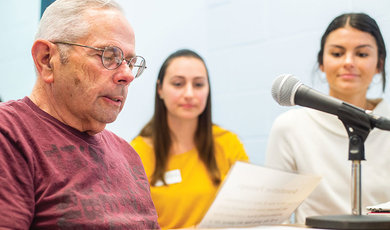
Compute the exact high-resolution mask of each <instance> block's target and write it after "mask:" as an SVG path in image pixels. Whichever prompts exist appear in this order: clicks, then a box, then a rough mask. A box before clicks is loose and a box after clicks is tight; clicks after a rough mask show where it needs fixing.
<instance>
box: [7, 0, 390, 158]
mask: <svg viewBox="0 0 390 230" xmlns="http://www.w3.org/2000/svg"><path fill="white" fill-rule="evenodd" d="M23 2H25V4H28V5H29V7H27V8H28V9H29V10H24V8H23V9H21V8H20V7H17V6H18V5H17V3H13V1H11V3H9V1H8V2H7V4H4V3H0V8H1V11H3V12H2V14H0V20H1V21H0V23H1V26H2V28H4V27H5V28H6V33H4V34H3V35H2V36H1V38H0V39H1V42H2V44H3V47H4V48H3V52H2V53H1V54H0V60H1V62H0V67H1V69H2V70H3V71H2V72H3V73H2V81H1V83H0V95H1V96H2V97H3V99H7V100H9V99H16V98H20V97H23V96H24V95H28V94H29V93H30V91H31V88H32V84H33V79H35V76H34V75H35V74H34V71H33V67H32V61H31V58H30V46H31V44H32V38H33V35H34V32H35V30H36V23H37V20H38V17H39V5H37V4H39V2H40V1H38V0H34V1H30V0H24V1H23ZM118 2H119V3H120V4H121V5H122V6H123V8H124V9H125V11H126V14H127V17H128V19H129V20H130V22H131V24H132V25H133V27H134V29H135V32H136V49H137V52H138V54H140V55H143V56H144V57H145V58H146V61H147V64H148V69H147V70H146V72H145V73H144V74H143V75H142V76H141V78H139V79H137V80H135V81H134V82H133V83H132V84H131V86H130V88H129V95H128V99H127V104H126V106H125V108H124V110H123V111H122V113H121V114H120V116H119V117H118V120H117V121H116V122H114V123H113V124H110V125H108V129H110V130H113V131H114V132H116V133H117V134H119V135H120V136H122V137H123V138H125V139H126V140H129V141H130V140H131V139H132V138H133V137H135V136H136V135H137V133H138V132H139V130H140V129H141V128H142V126H143V125H144V124H145V123H146V122H147V121H148V120H149V119H150V117H151V115H152V113H153V99H154V87H155V81H156V78H157V72H158V70H159V68H160V65H161V64H162V62H163V60H164V59H165V58H166V57H167V56H168V55H169V54H170V53H171V52H173V51H175V50H177V49H180V48H191V49H194V50H196V51H198V52H199V53H200V54H201V55H202V56H203V57H204V58H205V60H206V62H207V65H208V68H209V70H210V78H211V86H212V101H213V120H214V122H215V123H217V124H219V125H222V126H223V127H225V128H227V129H230V130H232V131H234V132H236V133H237V134H238V135H239V136H240V138H241V139H242V141H243V142H244V145H245V148H246V150H247V152H248V154H249V156H250V158H251V160H252V161H253V162H254V163H257V164H263V162H264V153H265V147H266V143H267V138H268V132H269V130H270V128H271V125H272V122H273V120H274V119H275V117H276V116H277V115H278V114H280V113H281V112H283V111H285V110H287V109H289V107H281V106H279V105H278V104H277V103H276V102H275V101H274V100H273V99H272V97H271V87H272V83H273V80H274V79H275V78H276V77H277V76H278V75H279V74H282V73H292V74H294V75H296V76H297V77H298V78H299V79H300V80H301V81H302V82H303V83H305V84H307V85H309V86H312V87H314V88H317V89H319V90H321V91H324V92H326V90H327V89H326V84H324V83H322V82H321V81H320V80H316V79H318V76H316V75H315V74H313V69H314V67H315V63H316V55H317V52H318V49H319V43H320V37H321V35H322V33H323V32H324V30H325V28H326V26H327V25H328V24H329V22H330V21H331V20H332V19H333V18H334V17H335V16H337V15H339V14H341V13H344V12H351V11H353V12H365V13H368V14H370V15H371V16H372V17H374V18H375V19H376V20H377V22H378V24H379V26H380V28H381V30H382V33H383V36H384V38H385V42H386V44H387V45H388V47H390V14H389V13H388V11H389V10H390V1H388V0H371V1H367V0H191V1H189V0H164V1H161V0H160V1H159V0H146V1H142V0H137V1H134V0H118ZM31 9H32V11H33V12H34V10H36V13H32V12H31ZM15 14H16V15H19V14H21V16H22V18H25V20H21V19H20V17H21V16H16V15H15ZM388 50H389V49H388ZM10 59H12V60H11V61H10ZM386 68H387V70H388V72H390V66H389V61H388V62H387V65H386ZM317 75H318V74H317ZM372 88H373V92H372V93H371V95H373V96H376V97H377V96H380V93H378V89H379V88H380V85H375V86H373V87H372ZM388 90H389V89H387V91H388ZM386 97H387V98H388V96H386ZM389 117H390V114H389ZM346 157H347V156H346Z"/></svg>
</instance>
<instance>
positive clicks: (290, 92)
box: [272, 74, 302, 106]
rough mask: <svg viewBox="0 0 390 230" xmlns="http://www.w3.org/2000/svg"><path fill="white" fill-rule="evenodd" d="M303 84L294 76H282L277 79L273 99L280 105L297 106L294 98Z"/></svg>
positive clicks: (273, 88)
mask: <svg viewBox="0 0 390 230" xmlns="http://www.w3.org/2000/svg"><path fill="white" fill-rule="evenodd" d="M300 85H302V83H301V82H300V81H299V80H298V79H296V78H295V77H294V75H292V74H282V75H280V76H279V77H277V78H276V79H275V81H274V83H273V85H272V97H273V98H274V99H275V101H276V102H278V103H279V105H282V106H293V105H295V102H294V97H295V93H296V91H297V89H298V87H299V86H300Z"/></svg>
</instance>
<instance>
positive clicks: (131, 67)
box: [53, 41, 147, 78]
mask: <svg viewBox="0 0 390 230" xmlns="http://www.w3.org/2000/svg"><path fill="white" fill-rule="evenodd" d="M53 43H54V44H62V45H73V46H80V47H85V48H90V49H94V50H97V51H101V52H103V53H102V56H101V61H102V65H103V66H104V68H106V69H108V70H115V69H117V68H118V67H119V66H121V64H122V62H123V60H125V61H126V64H127V66H128V67H129V68H130V69H131V70H133V68H134V67H138V68H139V69H138V71H137V73H136V75H135V76H134V78H138V77H139V76H140V75H141V74H142V73H143V72H144V70H145V69H146V68H147V67H146V61H145V58H143V57H142V56H139V55H137V56H134V57H132V58H130V60H126V59H125V58H124V54H123V50H122V49H121V48H119V47H117V46H106V47H104V48H98V47H93V46H87V45H82V44H78V43H73V42H61V41H56V42H53ZM107 48H116V49H118V50H119V51H120V52H121V61H120V62H117V65H116V67H115V68H108V67H107V66H106V65H105V64H104V59H103V58H104V52H105V51H106V50H107ZM138 58H139V59H141V63H142V64H141V65H134V64H132V61H133V60H134V59H135V61H136V60H137V59H138Z"/></svg>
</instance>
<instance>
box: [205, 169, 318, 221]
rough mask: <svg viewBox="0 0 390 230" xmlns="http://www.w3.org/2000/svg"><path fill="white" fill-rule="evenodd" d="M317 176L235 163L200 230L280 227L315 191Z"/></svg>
mask: <svg viewBox="0 0 390 230" xmlns="http://www.w3.org/2000/svg"><path fill="white" fill-rule="evenodd" d="M320 179H321V178H320V177H319V176H314V175H299V174H293V173H287V172H282V171H278V170H274V169H270V168H265V167H262V166H258V165H253V164H249V163H244V162H236V163H235V164H234V165H233V167H232V168H231V170H230V172H229V174H228V175H227V177H226V179H225V181H224V183H223V185H222V186H221V188H220V190H219V192H218V194H217V197H216V198H215V200H214V202H213V203H212V205H211V206H210V208H209V210H208V211H207V213H206V215H205V216H204V217H203V219H202V221H201V222H200V223H199V225H198V227H199V228H222V227H224V228H226V227H247V226H258V225H271V224H281V223H282V222H283V221H286V220H287V219H288V218H289V217H290V215H291V214H292V212H293V211H294V210H295V209H296V208H297V207H298V206H299V205H300V204H301V202H302V201H303V200H304V199H305V198H306V197H307V196H308V195H309V194H310V193H311V192H312V191H313V190H314V188H315V187H316V186H317V185H318V183H319V181H320Z"/></svg>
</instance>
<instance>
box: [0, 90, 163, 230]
mask: <svg viewBox="0 0 390 230" xmlns="http://www.w3.org/2000/svg"><path fill="white" fill-rule="evenodd" d="M2 227H5V228H10V229H158V228H159V226H158V223H157V214H156V211H155V208H154V205H153V202H152V199H151V196H150V190H149V183H148V180H147V177H146V175H145V171H144V168H143V166H142V162H141V160H140V158H139V156H138V154H137V153H136V152H135V151H134V149H133V148H132V147H131V146H130V145H129V144H128V143H127V142H126V141H124V140H123V139H121V138H119V137H118V136H116V135H115V134H113V133H112V132H110V131H107V130H104V131H102V132H100V133H98V134H96V135H94V136H90V135H88V134H87V133H82V132H80V131H78V130H76V129H74V128H72V127H70V126H67V125H65V124H63V123H61V122H60V121H58V120H57V119H55V118H53V117H52V116H50V115H49V114H47V113H46V112H44V111H42V110H41V109H40V108H38V107H37V106H36V105H35V104H34V103H33V102H32V101H31V100H30V99H29V98H27V97H25V98H23V99H21V100H18V101H9V102H4V103H0V228H2Z"/></svg>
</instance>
